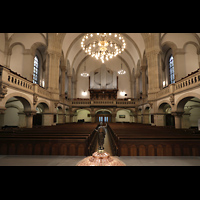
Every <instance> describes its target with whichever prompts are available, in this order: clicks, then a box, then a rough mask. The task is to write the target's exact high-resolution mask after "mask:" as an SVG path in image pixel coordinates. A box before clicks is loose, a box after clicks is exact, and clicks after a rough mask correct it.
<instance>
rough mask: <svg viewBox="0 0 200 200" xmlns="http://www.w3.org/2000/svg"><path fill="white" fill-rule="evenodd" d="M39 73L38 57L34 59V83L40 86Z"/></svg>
mask: <svg viewBox="0 0 200 200" xmlns="http://www.w3.org/2000/svg"><path fill="white" fill-rule="evenodd" d="M38 73H39V59H38V57H37V56H35V58H34V67H33V83H35V84H38Z"/></svg>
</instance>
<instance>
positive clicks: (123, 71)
mask: <svg viewBox="0 0 200 200" xmlns="http://www.w3.org/2000/svg"><path fill="white" fill-rule="evenodd" d="M118 74H119V75H124V74H126V71H125V70H123V69H122V60H121V70H119V71H118Z"/></svg>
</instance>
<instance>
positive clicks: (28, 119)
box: [24, 111, 36, 128]
mask: <svg viewBox="0 0 200 200" xmlns="http://www.w3.org/2000/svg"><path fill="white" fill-rule="evenodd" d="M24 113H25V115H26V128H32V127H33V115H35V114H36V111H24Z"/></svg>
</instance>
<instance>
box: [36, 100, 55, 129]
mask: <svg viewBox="0 0 200 200" xmlns="http://www.w3.org/2000/svg"><path fill="white" fill-rule="evenodd" d="M48 111H49V106H48V105H47V104H46V103H43V102H41V103H39V104H38V105H37V107H36V115H34V116H33V126H38V125H39V126H48V125H52V116H51V115H49V113H48Z"/></svg>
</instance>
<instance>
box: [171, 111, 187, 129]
mask: <svg viewBox="0 0 200 200" xmlns="http://www.w3.org/2000/svg"><path fill="white" fill-rule="evenodd" d="M183 113H184V112H172V113H171V114H172V115H174V118H175V128H176V129H178V128H182V124H181V120H182V115H183Z"/></svg>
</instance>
